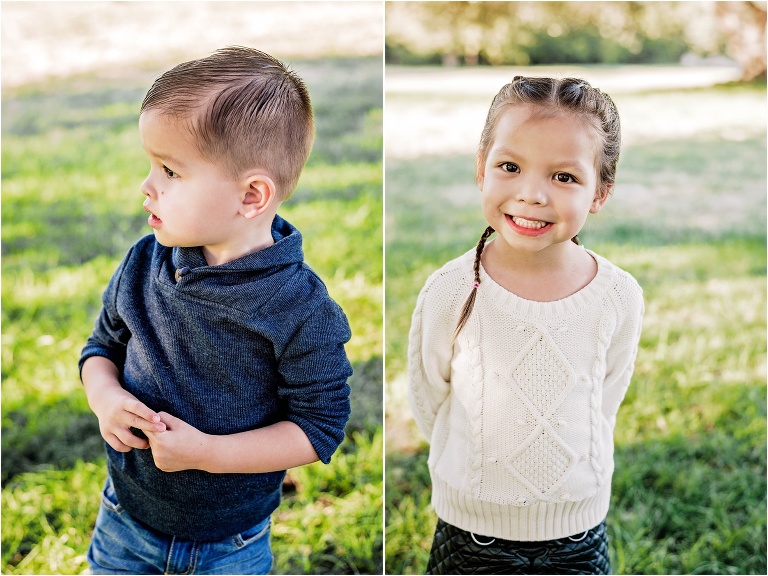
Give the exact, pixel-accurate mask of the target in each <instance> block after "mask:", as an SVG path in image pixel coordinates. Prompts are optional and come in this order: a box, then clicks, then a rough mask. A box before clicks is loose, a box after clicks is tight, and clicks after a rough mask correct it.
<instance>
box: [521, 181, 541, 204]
mask: <svg viewBox="0 0 768 576" xmlns="http://www.w3.org/2000/svg"><path fill="white" fill-rule="evenodd" d="M517 200H518V201H520V202H525V203H526V204H546V203H547V195H546V192H545V191H544V187H543V185H542V184H541V183H539V182H535V181H532V180H530V181H525V182H520V186H519V188H518V189H517Z"/></svg>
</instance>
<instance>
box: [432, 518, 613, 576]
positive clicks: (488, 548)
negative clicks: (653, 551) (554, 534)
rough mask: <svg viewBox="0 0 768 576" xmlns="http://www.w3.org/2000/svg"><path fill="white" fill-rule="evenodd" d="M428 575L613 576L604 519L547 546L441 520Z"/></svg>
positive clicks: (551, 541)
mask: <svg viewBox="0 0 768 576" xmlns="http://www.w3.org/2000/svg"><path fill="white" fill-rule="evenodd" d="M426 573H427V574H610V573H611V561H610V558H609V557H608V536H607V534H606V530H605V520H603V521H602V522H601V523H600V524H598V525H597V526H595V527H594V528H592V529H591V530H588V531H587V532H585V533H584V534H576V535H574V536H570V537H566V538H558V539H557V540H545V541H543V542H514V541H511V540H501V539H498V538H496V539H494V538H489V537H487V536H478V535H476V534H472V533H471V532H466V531H464V530H462V529H460V528H457V527H456V526H452V525H451V524H447V523H446V522H443V521H442V520H440V519H438V521H437V528H436V530H435V539H434V540H433V541H432V551H431V552H430V554H429V563H428V564H427V572H426Z"/></svg>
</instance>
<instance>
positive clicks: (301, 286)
mask: <svg viewBox="0 0 768 576" xmlns="http://www.w3.org/2000/svg"><path fill="white" fill-rule="evenodd" d="M139 130H140V133H141V141H142V145H143V147H144V150H145V151H146V153H147V156H148V157H149V162H150V171H149V175H148V176H147V178H146V180H144V183H143V184H142V186H141V191H142V193H143V194H144V195H145V196H146V200H145V201H144V209H145V210H146V211H147V212H148V213H149V214H150V216H149V218H148V223H149V226H151V227H152V229H153V231H154V234H151V235H149V236H146V237H144V238H142V239H141V240H139V241H138V242H137V243H136V244H135V245H134V246H133V247H132V248H131V249H130V250H129V252H128V254H127V255H126V257H125V259H124V260H123V262H122V263H121V264H120V266H119V267H118V269H117V271H116V272H115V274H114V276H113V277H112V279H111V281H110V282H109V285H108V286H107V288H106V291H105V292H104V295H103V308H102V310H101V313H100V315H99V317H98V319H97V321H96V326H95V329H94V331H93V334H92V335H91V337H90V338H89V339H88V342H87V344H86V346H85V348H84V349H83V352H82V356H81V358H80V371H81V378H82V381H83V385H84V388H85V392H86V395H87V397H88V403H89V405H90V407H91V409H92V410H93V411H94V413H95V414H96V416H97V417H98V419H99V428H100V430H101V434H102V436H103V437H104V439H105V441H106V443H107V468H108V473H109V474H108V479H107V484H106V486H105V489H104V493H103V495H102V506H101V509H100V511H99V515H98V518H97V520H96V527H95V530H94V535H93V539H92V542H91V546H90V549H89V551H88V561H89V563H90V565H91V570H92V572H93V573H96V574H114V573H133V574H150V573H206V574H216V573H219V574H225V573H229V574H238V573H239V574H243V573H245V574H257V573H258V574H261V573H267V572H269V570H270V568H271V565H272V553H271V550H270V546H269V522H270V514H271V513H272V511H273V510H275V508H276V507H277V506H278V504H279V502H280V489H281V484H282V480H283V477H284V475H285V470H286V469H287V468H292V467H296V466H301V465H303V464H308V463H310V462H314V461H316V460H321V461H323V462H325V463H328V462H329V460H330V458H331V455H332V454H333V452H334V451H335V450H336V448H337V447H338V445H339V444H340V443H341V441H342V440H343V438H344V425H345V424H346V421H347V419H348V417H349V387H348V385H347V378H348V377H349V376H350V375H351V373H352V369H351V367H350V364H349V361H348V360H347V357H346V354H345V352H344V343H345V342H347V341H348V340H349V338H350V330H349V326H348V323H347V320H346V317H345V316H344V313H343V312H342V311H341V309H340V308H339V306H338V305H337V304H336V303H335V302H334V301H333V300H331V298H330V297H329V295H328V293H327V291H326V288H325V286H324V284H323V282H322V281H321V280H320V279H319V278H318V277H317V275H315V273H314V272H313V271H312V270H311V269H310V268H309V267H308V266H307V265H306V264H305V263H304V261H303V253H302V248H301V235H300V233H299V232H298V230H296V228H294V227H293V226H292V225H291V224H289V223H288V222H286V221H285V220H283V219H282V218H280V216H278V215H277V209H278V207H279V205H280V203H281V202H282V201H283V200H285V199H286V198H287V197H288V196H289V195H290V193H291V192H292V190H293V189H294V187H295V186H296V182H297V181H298V179H299V175H300V173H301V170H302V168H303V166H304V163H305V162H306V160H307V157H308V156H309V152H310V149H311V146H312V141H313V139H314V121H313V115H312V106H311V103H310V99H309V94H308V93H307V90H306V87H305V86H304V84H303V82H302V81H301V80H300V79H299V78H298V77H297V76H296V75H295V74H294V73H293V72H291V71H289V70H287V69H286V68H285V66H283V64H282V63H280V62H279V61H278V60H276V59H274V58H272V57H271V56H269V55H268V54H265V53H263V52H259V51H257V50H253V49H248V48H241V47H230V48H226V49H223V50H219V51H217V52H215V53H214V54H212V55H211V56H209V57H206V58H202V59H200V60H195V61H192V62H187V63H184V64H180V65H178V66H176V67H175V68H173V69H172V70H170V71H168V72H166V73H165V74H163V75H162V76H160V78H158V79H157V80H156V81H155V83H154V84H153V86H152V87H151V89H150V90H149V92H148V93H147V95H146V97H145V98H144V102H143V103H142V105H141V114H140V119H139Z"/></svg>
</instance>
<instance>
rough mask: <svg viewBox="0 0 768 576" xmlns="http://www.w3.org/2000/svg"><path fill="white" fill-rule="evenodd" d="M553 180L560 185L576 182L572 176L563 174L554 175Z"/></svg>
mask: <svg viewBox="0 0 768 576" xmlns="http://www.w3.org/2000/svg"><path fill="white" fill-rule="evenodd" d="M555 179H556V180H557V181H558V182H560V183H562V184H567V183H568V182H576V180H575V178H574V177H573V176H571V175H570V174H566V173H565V172H558V173H557V174H555Z"/></svg>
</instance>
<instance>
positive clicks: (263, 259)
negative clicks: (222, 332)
mask: <svg viewBox="0 0 768 576" xmlns="http://www.w3.org/2000/svg"><path fill="white" fill-rule="evenodd" d="M272 239H273V240H274V241H275V243H274V244H272V245H271V246H268V247H267V248H263V249H261V250H258V251H256V252H253V253H251V254H246V255H245V256H242V257H240V258H236V259H235V260H231V261H229V262H226V263H224V264H218V265H216V266H209V265H208V263H207V262H206V260H205V255H204V254H203V249H202V248H201V247H200V246H195V247H192V248H181V247H178V246H177V247H175V248H173V249H172V256H171V259H172V261H173V265H174V266H175V267H176V269H178V270H181V269H183V268H189V269H190V270H195V271H196V272H205V273H210V274H221V273H223V274H227V273H233V272H234V273H237V272H248V273H254V272H258V271H260V270H269V269H275V268H282V267H283V266H289V265H291V264H296V263H299V262H302V261H303V260H304V252H303V250H302V247H301V232H299V231H298V230H297V229H296V228H295V227H294V226H293V225H292V224H291V223H290V222H288V221H287V220H285V219H283V218H281V217H280V216H277V215H275V219H274V220H273V221H272Z"/></svg>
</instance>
